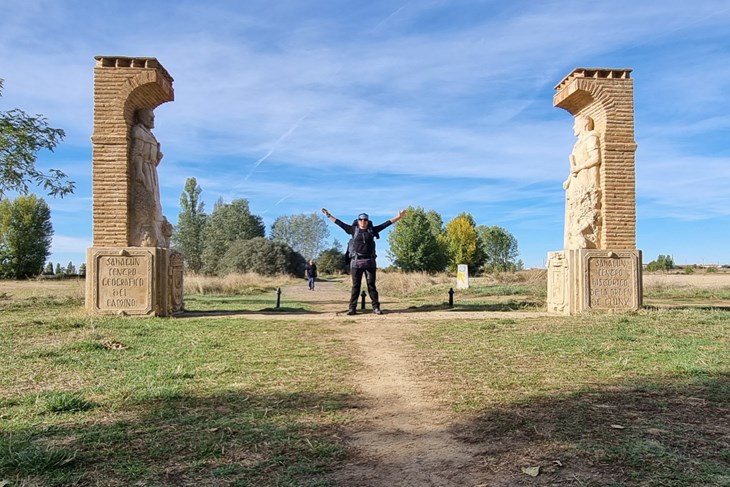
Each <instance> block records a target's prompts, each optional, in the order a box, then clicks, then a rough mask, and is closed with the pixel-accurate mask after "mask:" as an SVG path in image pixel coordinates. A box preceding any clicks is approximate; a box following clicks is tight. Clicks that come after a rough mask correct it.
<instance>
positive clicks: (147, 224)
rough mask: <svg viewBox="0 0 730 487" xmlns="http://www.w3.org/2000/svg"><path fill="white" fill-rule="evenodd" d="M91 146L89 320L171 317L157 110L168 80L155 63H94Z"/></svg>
mask: <svg viewBox="0 0 730 487" xmlns="http://www.w3.org/2000/svg"><path fill="white" fill-rule="evenodd" d="M95 59H96V67H95V68H94V131H93V134H92V136H91V141H92V147H93V149H92V151H93V152H92V170H93V176H92V190H93V243H92V245H93V246H92V247H91V248H89V249H88V250H87V266H86V267H87V278H86V309H87V311H88V312H89V313H91V314H129V315H145V316H168V315H170V314H173V313H175V312H177V311H180V310H182V256H181V255H180V254H178V253H177V252H174V251H172V250H170V248H169V247H170V241H169V239H170V236H171V234H172V225H170V223H169V222H168V221H167V219H166V218H165V217H164V215H163V214H162V206H161V203H160V195H159V181H158V176H157V165H158V164H159V163H160V161H161V160H162V152H161V150H160V144H159V142H157V139H156V138H155V136H154V134H153V132H152V129H153V128H154V109H155V108H157V107H158V106H159V105H161V104H162V103H165V102H168V101H172V100H173V99H174V92H173V88H172V82H173V79H172V77H171V76H170V74H169V73H168V72H167V70H165V68H164V67H163V66H162V65H161V64H160V63H159V62H158V61H157V59H155V58H149V57H122V56H97V57H96V58H95Z"/></svg>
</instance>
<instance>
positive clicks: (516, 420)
mask: <svg viewBox="0 0 730 487" xmlns="http://www.w3.org/2000/svg"><path fill="white" fill-rule="evenodd" d="M679 380H685V379H679ZM729 408H730V376H728V375H723V376H720V377H714V378H704V379H698V380H697V381H696V382H695V383H694V384H691V385H684V386H679V385H677V384H676V383H675V382H673V381H671V380H659V381H657V382H653V383H649V382H646V383H639V384H626V385H622V386H617V387H607V388H595V389H590V390H585V391H583V392H580V393H576V394H572V395H570V396H564V397H563V396H561V397H547V398H542V399H535V400H526V401H525V402H524V403H522V404H516V405H506V406H502V407H495V408H490V409H488V410H485V411H482V412H481V413H479V414H477V415H476V416H475V417H474V418H473V420H472V421H470V422H468V423H465V424H461V425H458V426H457V427H455V428H454V433H455V435H456V436H458V437H459V438H461V439H462V440H463V441H466V442H470V443H477V444H479V445H483V453H482V456H483V458H482V459H481V461H482V462H483V467H484V479H485V482H486V485H489V486H490V487H495V486H521V485H530V486H532V485H577V486H589V485H590V486H599V485H600V486H609V485H610V486H728V485H730V422H729V421H728V414H730V409H729ZM530 467H540V470H539V475H538V476H537V477H531V476H529V475H528V474H526V473H524V472H523V471H522V469H523V468H530ZM533 473H534V471H533Z"/></svg>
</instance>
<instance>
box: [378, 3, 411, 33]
mask: <svg viewBox="0 0 730 487" xmlns="http://www.w3.org/2000/svg"><path fill="white" fill-rule="evenodd" d="M409 3H411V2H406V3H404V4H403V5H402V6H401V7H400V8H399V9H398V10H396V11H395V12H393V13H392V14H390V15H388V16H387V17H386V18H384V19H383V20H381V21H380V22H378V24H377V25H376V26H375V27H373V31H377V30H378V29H380V28H381V27H382V26H383V25H385V23H386V22H388V21H389V20H390V19H392V18H393V17H395V16H396V15H398V13H399V12H400V11H401V10H403V9H404V8H406V7H407V6H408V4H409Z"/></svg>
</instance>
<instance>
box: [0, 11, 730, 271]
mask: <svg viewBox="0 0 730 487" xmlns="http://www.w3.org/2000/svg"><path fill="white" fill-rule="evenodd" d="M0 10H1V11H2V15H1V16H0V78H4V79H5V88H4V92H3V96H2V98H0V110H9V109H11V108H15V107H17V108H21V109H23V110H25V111H26V112H29V113H33V114H34V113H42V114H44V115H45V116H46V117H47V118H48V119H49V121H50V124H51V126H54V127H60V128H63V129H64V130H65V131H66V134H67V135H66V139H65V140H64V141H63V143H62V145H61V146H60V147H58V148H57V150H56V151H55V152H54V153H49V152H45V153H41V154H40V155H39V161H38V164H39V166H40V167H42V168H57V169H61V170H63V171H65V172H66V173H67V174H68V175H69V176H70V178H71V179H72V180H74V181H76V185H77V189H76V192H75V194H73V195H71V196H68V197H66V198H64V199H53V198H47V199H46V200H47V201H48V203H49V205H50V206H51V210H52V218H53V226H54V230H55V235H54V240H53V247H52V255H51V257H50V259H51V260H52V261H53V262H61V264H62V265H65V264H66V263H67V262H69V261H73V262H74V263H75V264H76V265H78V264H80V263H81V262H83V260H84V258H85V257H84V256H85V250H86V248H87V247H89V246H90V245H91V234H92V228H91V213H92V197H91V142H90V136H91V133H92V128H93V127H92V114H93V68H94V56H96V55H109V56H113V55H119V56H141V57H156V58H157V59H158V60H159V61H160V62H161V63H162V65H163V66H165V68H166V69H167V70H168V72H169V73H170V74H171V75H172V77H173V78H174V79H175V82H174V89H175V98H176V100H175V101H174V102H171V103H166V104H163V105H161V106H160V107H158V108H157V110H156V111H155V114H156V129H155V135H156V136H157V139H158V140H159V141H160V142H161V144H162V151H163V152H164V154H165V158H164V159H163V161H162V163H161V165H160V167H159V174H160V184H161V195H162V205H163V210H164V213H165V214H166V215H167V217H168V218H169V219H170V221H172V222H173V223H175V222H176V221H177V217H178V213H179V211H180V209H179V200H180V194H181V192H182V189H183V185H184V183H185V179H186V178H188V177H191V176H194V177H195V178H197V180H198V182H199V184H200V186H201V187H202V189H203V193H202V198H203V200H204V201H205V204H206V209H207V210H208V211H211V210H212V207H213V204H214V202H215V201H216V200H217V199H218V198H220V197H222V198H223V199H224V200H225V201H231V200H233V199H235V198H246V199H248V200H249V202H250V205H251V209H252V212H253V213H255V214H257V215H260V216H261V217H262V218H263V219H264V221H265V223H266V225H267V229H268V228H270V225H271V223H272V222H273V221H274V219H275V218H276V217H278V216H281V215H292V214H297V213H310V212H313V211H318V210H319V208H321V207H323V206H326V207H327V208H328V209H329V210H330V211H331V212H332V213H333V214H334V215H335V216H338V217H340V218H342V219H343V220H346V221H347V220H350V219H352V218H354V217H355V215H357V213H359V212H361V211H366V212H368V213H370V215H371V217H372V219H373V220H375V222H376V223H380V222H381V221H384V220H386V219H388V218H390V217H392V216H393V215H395V214H396V213H397V211H398V210H399V209H401V208H404V207H407V206H409V205H413V206H422V207H424V208H426V209H433V210H436V211H437V212H439V213H440V214H441V215H442V217H443V219H444V222H447V221H449V220H450V219H452V218H454V217H455V216H457V215H458V214H459V213H461V212H464V211H466V212H469V213H471V214H472V215H473V216H474V218H475V220H476V222H477V223H478V224H483V225H499V226H502V227H504V228H506V229H507V230H509V231H510V232H511V233H512V234H514V235H515V237H516V238H517V240H518V243H519V248H520V257H521V258H522V260H523V261H524V264H525V266H527V267H542V266H544V264H545V261H546V254H547V252H548V251H553V250H559V249H561V248H562V246H563V242H562V239H563V218H564V209H563V204H564V193H563V189H562V187H561V183H562V181H563V180H564V179H565V177H566V175H567V173H568V155H569V154H570V151H571V148H572V145H573V143H574V137H573V133H572V117H571V115H570V114H569V113H568V112H566V111H564V110H561V109H559V108H555V107H553V106H552V97H553V94H554V86H555V85H556V84H557V83H558V82H559V81H560V80H561V79H562V78H563V77H564V76H566V75H567V74H568V73H570V72H571V71H572V70H573V69H574V68H576V67H607V68H631V69H633V73H632V77H633V78H634V97H635V109H636V141H637V143H638V150H637V153H636V181H637V183H636V193H637V246H638V248H639V249H641V250H643V252H644V260H645V262H648V261H650V260H653V259H655V258H656V257H657V255H659V254H671V255H673V256H674V260H675V262H677V263H730V250H729V249H730V246H729V245H728V241H730V204H728V203H730V184H729V183H730V4H727V3H726V2H717V1H716V0H695V1H692V2H688V1H686V0H682V1H676V0H663V1H643V2H637V1H635V0H632V1H627V0H613V1H593V2H588V1H577V0H572V1H571V0H567V1H566V0H561V1H554V0H543V1H540V2H537V1H529V2H528V1H524V0H516V1H512V2H505V1H489V0H484V1H466V0H464V1H460V0H451V1H440V0H421V1H379V0H372V1H369V2H359V1H358V2H355V1H350V0H343V1H339V2H336V1H331V0H330V1H319V0H311V1H303V0H283V1H275V0H246V1H233V0H230V1H223V0H207V1H205V2H200V1H186V0H182V1H175V2H155V1H149V0H148V1H146V2H139V1H136V0H128V1H117V0H96V1H81V0H47V1H46V0H3V1H2V7H0ZM330 231H331V237H332V238H338V239H339V240H340V242H344V241H345V240H346V239H345V238H344V237H345V235H344V233H341V230H339V229H338V228H337V227H335V226H334V225H331V226H330ZM385 247H387V239H381V240H380V243H379V249H380V250H379V255H381V257H385V255H386V252H385ZM380 264H381V265H385V264H387V259H386V258H381V259H380Z"/></svg>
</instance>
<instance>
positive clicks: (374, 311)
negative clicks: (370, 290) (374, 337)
mask: <svg viewBox="0 0 730 487" xmlns="http://www.w3.org/2000/svg"><path fill="white" fill-rule="evenodd" d="M373 313H375V314H376V315H382V314H383V312H382V311H380V308H375V309H374V310H373Z"/></svg>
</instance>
